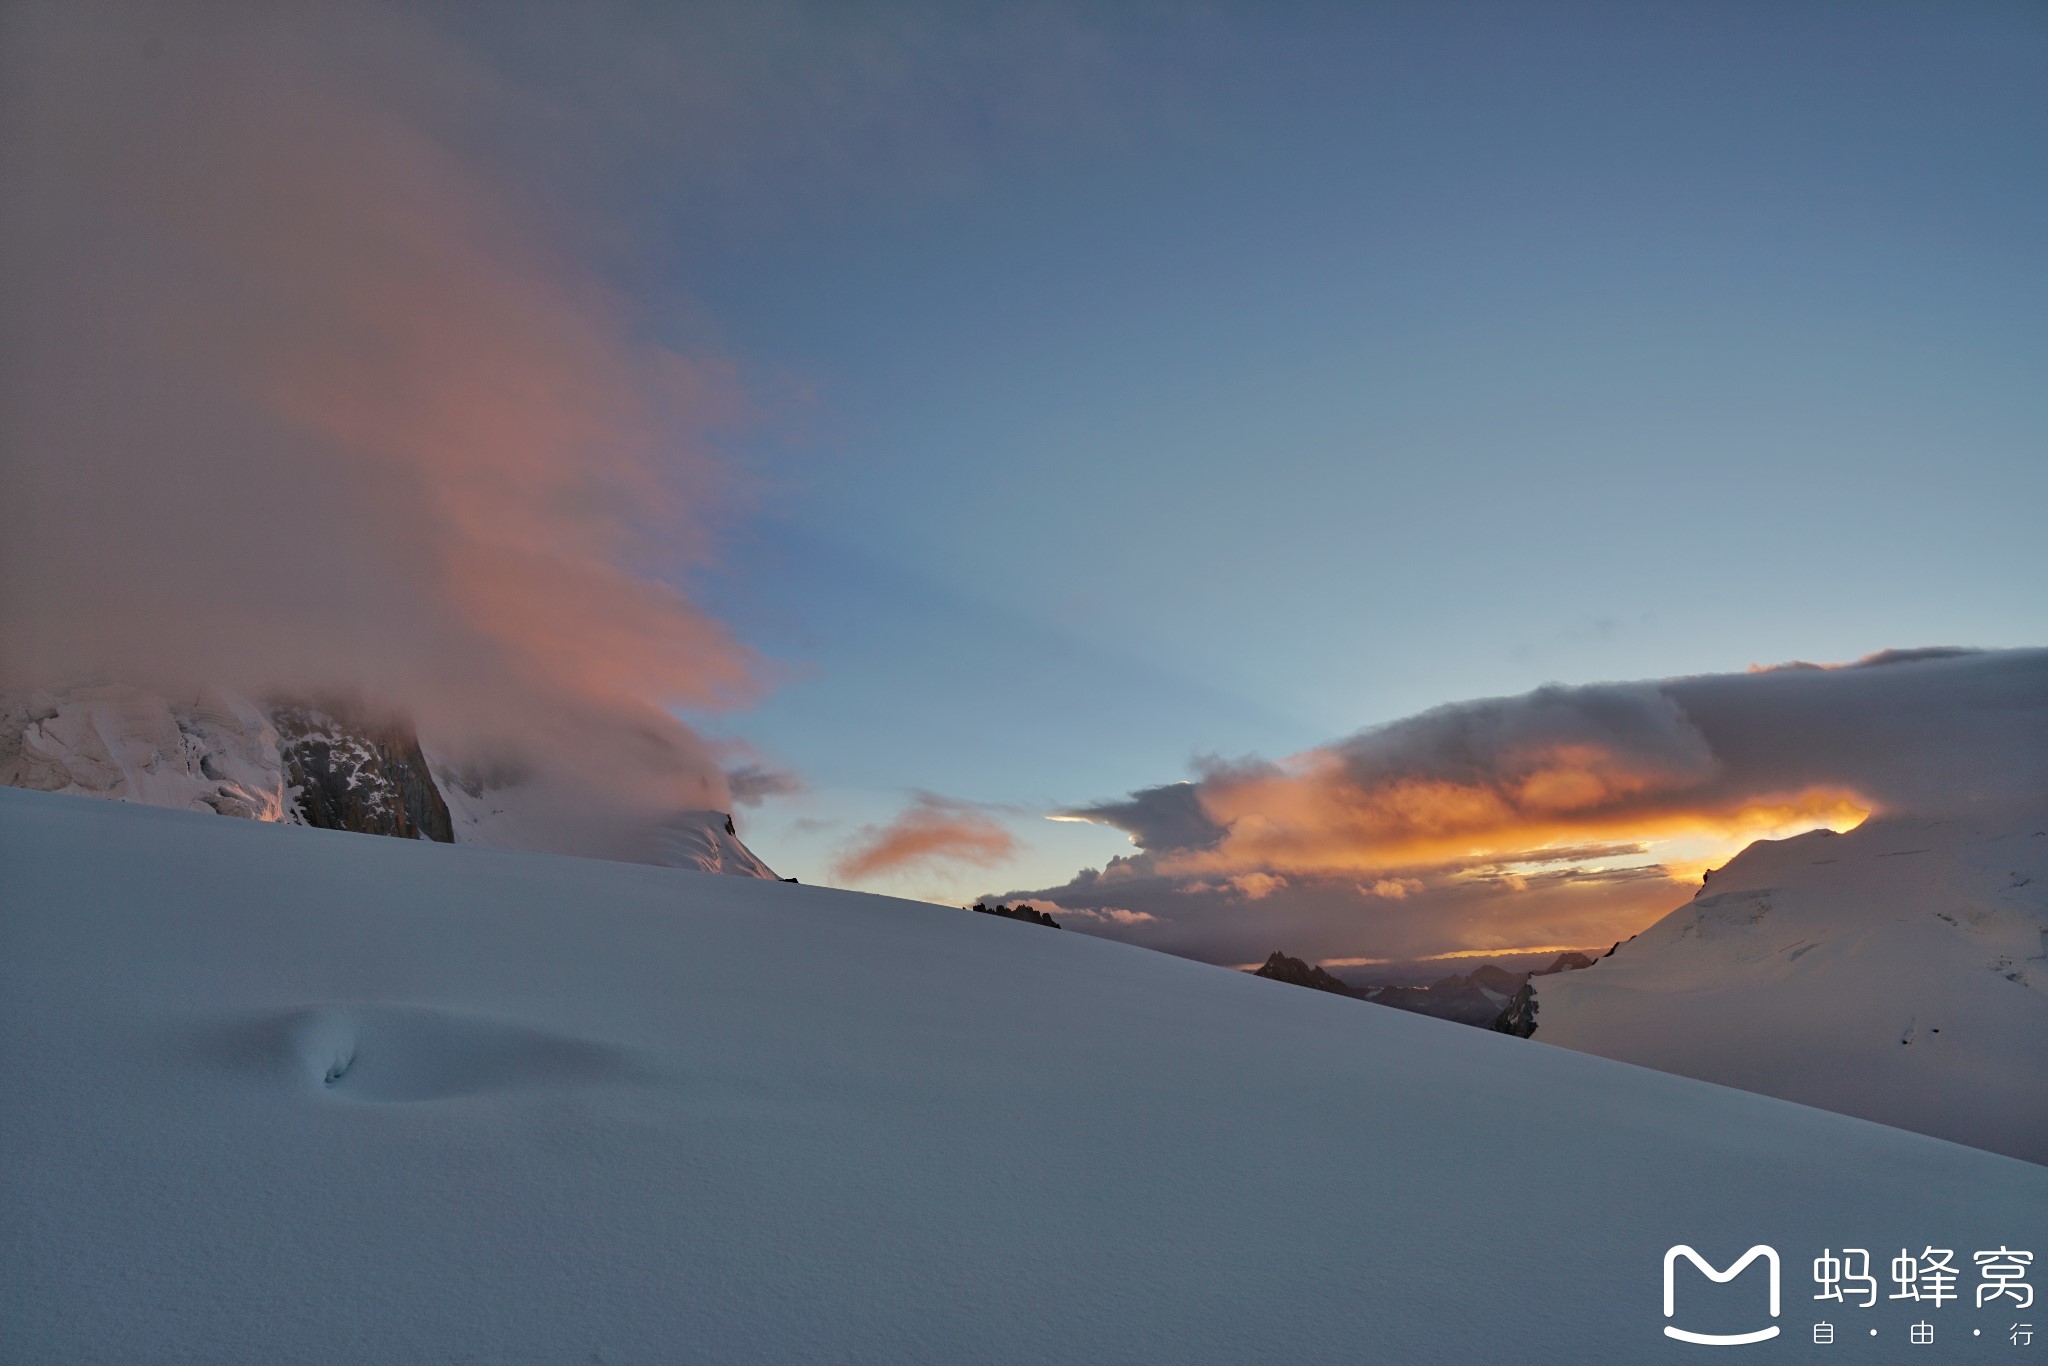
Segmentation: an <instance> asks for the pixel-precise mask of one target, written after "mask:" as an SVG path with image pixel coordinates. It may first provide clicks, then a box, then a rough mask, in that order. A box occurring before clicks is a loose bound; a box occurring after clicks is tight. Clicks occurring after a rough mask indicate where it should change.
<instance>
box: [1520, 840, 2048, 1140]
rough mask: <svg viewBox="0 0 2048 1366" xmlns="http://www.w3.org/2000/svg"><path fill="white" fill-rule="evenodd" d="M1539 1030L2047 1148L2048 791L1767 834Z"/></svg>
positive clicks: (1558, 981)
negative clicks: (1936, 815) (1957, 813)
mask: <svg viewBox="0 0 2048 1366" xmlns="http://www.w3.org/2000/svg"><path fill="white" fill-rule="evenodd" d="M1535 987H1536V996H1535V1001H1536V1034H1535V1037H1536V1039H1537V1040H1538V1041H1539V1042H1543V1043H1553V1044H1560V1045H1563V1046H1564V1047H1567V1048H1576V1049H1582V1050H1584V1051H1586V1052H1589V1053H1598V1054H1600V1055H1602V1056H1604V1057H1610V1058H1618V1059H1621V1060H1623V1061H1627V1062H1634V1063H1640V1064H1642V1065H1644V1066H1647V1067H1656V1068H1660V1069H1662V1070H1664V1071H1669V1072H1678V1073H1682V1074H1684V1075H1686V1076H1693V1077H1700V1078H1702V1079H1704V1080H1707V1081H1715V1082H1721V1083H1723V1084H1725V1085H1729V1086H1740V1087H1742V1088H1744V1089H1745V1090H1751V1091H1760V1092H1762V1093H1764V1094H1766V1095H1772V1096H1781V1097H1783V1098H1785V1099H1787V1100H1796V1101H1800V1102H1803V1103H1805V1104H1808V1105H1818V1106H1824V1107H1826V1108H1827V1109H1830V1110H1839V1111H1841V1112H1843V1113H1845V1114H1852V1115H1861V1116H1863V1117H1865V1118H1867V1119H1874V1120H1878V1121H1880V1122H1882V1123H1886V1124H1894V1125H1897V1126H1899V1127H1900V1128H1905V1129H1914V1130H1917V1131H1919V1132H1921V1133H1926V1134H1934V1135H1937V1136H1939V1137H1943V1138H1949V1139H1954V1140H1956V1141H1957V1142H1961V1143H1969V1144H1973V1145H1975V1146H1977V1147H1982V1148H1989V1149H1991V1150H1993V1151H1994V1152H2002V1153H2009V1154H2011V1155H2013V1156H2016V1157H2024V1158H2028V1159H2031V1160H2033V1161H2036V1162H2048V803H2034V804H2029V805H2027V806H2024V807H2021V808H2018V809H2014V808H2004V809H2001V810H1997V811H1989V812H1980V813H1977V814H1975V815H1971V816H1966V817H1958V818H1955V819H1947V820H1936V819H1924V818H1904V817H1897V818H1878V819H1874V820H1871V821H1868V822H1866V823H1865V824H1864V825H1862V826H1861V827H1859V828H1857V829H1855V830H1852V831H1850V832H1848V833H1847V834H1841V835H1832V834H1829V833H1828V832H1826V831H1818V832H1815V833H1813V834H1808V835H1801V836H1799V837H1797V838H1795V839H1788V840H1780V841H1776V842H1762V843H1758V844H1754V845H1751V846H1750V847H1749V848H1748V849H1746V850H1744V851H1743V852H1742V853H1741V854H1740V855H1738V856H1737V857H1736V858H1735V859H1734V860H1733V861H1731V862H1730V863H1729V864H1728V865H1727V866H1726V867H1724V868H1721V869H1719V870H1717V871H1715V872H1714V873H1713V874H1711V875H1710V877H1709V878H1708V881H1707V884H1706V886H1704V887H1703V888H1702V889H1701V890H1700V893H1699V894H1698V895H1697V896H1696V897H1695V898H1694V899H1693V900H1692V901H1691V902H1689V903H1687V904H1686V905H1684V906H1681V907H1679V908H1678V909H1677V910H1675V911H1673V912H1672V913H1671V914H1670V915H1668V916H1666V917H1664V919H1662V920H1660V921H1658V922H1657V923H1656V924H1655V925H1652V926H1651V927H1650V928H1649V929H1646V930H1644V931H1643V932H1642V933H1641V934H1639V935H1637V936H1636V937H1635V938H1634V939H1631V940H1629V941H1627V942H1626V943H1623V944H1621V945H1620V946H1618V947H1617V948H1616V949H1615V951H1614V952H1613V953H1612V954H1611V955H1610V956H1608V957H1607V958H1604V959H1602V960H1601V961H1600V962H1598V963H1597V964H1595V965H1594V966H1593V967H1591V968H1589V969H1587V970H1585V971H1583V972H1574V973H1566V974H1563V975H1561V976H1558V977H1553V978H1544V979H1541V980H1540V981H1538V982H1537V983H1536V984H1535Z"/></svg>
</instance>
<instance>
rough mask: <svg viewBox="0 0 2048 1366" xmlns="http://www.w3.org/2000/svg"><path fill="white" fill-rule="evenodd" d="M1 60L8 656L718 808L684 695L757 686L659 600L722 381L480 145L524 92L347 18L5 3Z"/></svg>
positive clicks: (695, 554)
mask: <svg viewBox="0 0 2048 1366" xmlns="http://www.w3.org/2000/svg"><path fill="white" fill-rule="evenodd" d="M287 16H289V18H290V21H289V22H286V19H287ZM4 46H5V48H6V51H7V56H6V58H5V61H4V80H0V84H4V85H5V86H6V87H7V88H8V89H9V91H10V94H9V96H8V105H7V109H6V112H5V117H4V118H0V125H4V132H0V166H4V169H5V174H6V179H7V181H8V184H9V185H10V187H11V192H10V195H9V199H10V207H9V209H8V211H7V212H6V214H5V216H4V221H0V233H4V238H0V258H4V260H5V263H6V264H5V266H4V267H0V268H4V269H5V271H6V283H7V295H8V299H9V305H8V308H7V309H6V310H5V311H4V313H5V318H4V321H0V329H4V330H0V337H4V340H5V341H6V343H7V345H6V347H5V349H6V351H7V353H8V355H9V356H10V358H11V359H10V362H9V364H8V365H7V367H6V379H5V381H4V383H5V391H4V394H0V414H4V417H0V423H4V431H0V445H4V449H5V460H6V462H7V473H8V483H9V487H10V490H11V491H12V496H11V497H10V498H9V499H8V500H7V510H6V511H5V512H4V513H0V517H4V518H5V522H4V534H0V545H4V550H0V556H4V561H0V564H4V569H5V576H6V578H7V581H8V582H9V583H11V584H20V585H26V584H35V585H37V591H34V592H10V593H8V594H6V595H5V597H4V600H0V601H4V606H0V634H4V635H5V637H6V638H7V640H8V645H9V648H8V661H7V663H8V667H9V669H10V671H11V672H12V673H14V674H16V675H18V676H20V677H22V678H25V679H27V680H28V681H31V682H37V683H44V682H51V681H61V680H63V679H66V678H69V677H75V676H78V675H80V674H85V673H95V672H100V673H109V674H115V675H118V676H122V677H126V678H130V679H133V680H136V681H139V682H145V683H154V684H159V685H162V686H165V687H180V686H186V685H191V684H199V683H204V684H214V685H225V686H230V687H241V688H248V689H252V690H254V689H266V688H273V687H283V688H304V687H314V688H320V689H348V690H353V691H358V692H364V693H368V694H371V695H373V696H381V697H385V698H391V699H395V700H397V701H399V702H401V703H402V704H404V705H406V706H409V707H411V708H413V709H414V710H415V711H416V712H417V713H418V715H419V719H420V720H421V722H422V724H423V726H424V727H428V728H431V729H432V730H433V731H434V732H435V734H436V735H437V736H438V737H439V738H440V740H441V742H442V743H443V744H444V745H454V744H459V743H471V744H474V745H476V746H478V747H488V748H491V749H493V750H495V751H500V752H501V751H502V750H503V749H505V748H506V747H507V746H514V745H516V746H517V747H519V748H521V749H522V750H524V751H527V752H529V753H532V752H535V751H538V754H539V757H540V758H542V759H543V760H544V761H545V760H554V761H560V762H562V763H566V764H570V765H573V766H578V767H581V768H583V769H585V770H587V771H592V772H600V773H602V774H603V775H604V780H605V782H606V783H607V784H608V785H610V786H614V787H639V788H644V789H647V790H648V791H649V792H650V793H652V794H656V795H659V796H660V797H661V798H662V799H663V800H666V801H670V802H674V803H677V804H682V805H695V806H708V805H723V801H722V798H723V796H724V795H725V784H724V779H723V777H722V776H721V774H720V772H719V768H718V765H717V764H716V763H715V761H714V759H713V757H712V755H711V754H710V752H709V751H708V749H707V747H706V746H705V745H704V744H702V743H701V742H700V741H699V739H698V738H697V737H696V736H695V735H694V734H693V733H692V732H691V731H689V730H688V729H687V728H686V727H684V726H683V725H681V724H680V723H678V722H677V721H676V720H675V719H674V718H673V717H672V716H671V715H670V713H669V710H668V709H669V708H670V707H671V706H674V705H678V704H688V705H693V706H703V707H716V706H722V705H727V704H732V703H736V702H740V701H744V700H746V699H747V698H749V697H750V696H751V695H753V693H754V691H755V689H756V686H757V681H758V679H759V677H760V672H761V671H760V666H759V662H758V661H757V660H756V659H755V658H754V657H753V655H752V654H751V653H750V652H749V651H748V650H747V649H746V648H744V647H743V646H742V645H740V644H739V643H738V642H737V641H736V640H735V639H734V637H733V636H732V634H731V633H730V632H728V631H727V629H726V628H725V627H724V626H723V625H721V624H720V623H719V622H717V621H715V620H713V619H712V618H711V617H710V616H708V615H706V614H705V613H704V612H703V611H701V610H699V609H698V608H697V607H696V606H695V605H694V604H693V603H692V602H691V601H690V599H689V598H688V597H686V596H685V595H684V593H683V592H681V591H679V589H678V588H677V587H675V586H674V583H675V574H676V573H677V572H679V571H680V570H682V569H684V568H688V567H690V566H694V565H701V564H703V563H705V562H706V561H707V560H708V558H709V556H710V555H711V552H712V543H711V538H710V536H709V534H708V526H709V523H710V522H711V520H713V518H714V517H715V515H717V514H718V513H719V511H720V510H721V509H724V508H727V507H729V506H730V505H731V503H732V500H733V497H734V480H733V478H732V476H731V472H730V471H729V470H728V469H726V468H725V467H724V466H723V465H721V463H720V462H719V461H718V460H717V459H716V458H715V456H714V455H713V453H712V451H711V447H710V442H709V438H708V433H709V432H710V431H711V429H713V428H715V427H716V426H717V425H718V424H720V423H722V422H724V421H726V420H727V419H728V418H729V417H730V416H731V414H732V413H733V411H734V409H735V405H736V404H737V403H738V402H739V399H738V389H737V385H736V381H735V377H734V372H733V370H732V368H731V367H730V366H729V365H728V364H726V363H725V362H724V361H722V360H721V359H719V358H717V357H715V356H706V355H689V354H682V353H678V352H676V351H674V350H671V349H669V348H667V347H664V346H662V345H660V344H659V343H657V342H655V341H653V340H651V339H650V337H649V335H648V333H647V332H646V330H645V329H644V328H643V327H642V326H641V325H640V321H639V319H638V318H637V317H636V316H635V313H634V310H633V309H632V307H631V306H630V305H629V304H628V303H627V301H626V300H625V299H624V298H623V297H621V296H620V295H619V294H617V293H615V292H614V291H612V290H611V289H609V288H608V287H607V286H606V285H605V283H604V282H603V281H602V280H601V279H599V278H598V277H597V276H596V275H595V274H594V273H593V272H592V271H591V270H589V269H588V268H587V267H586V266H584V265H583V264H581V262H580V260H579V259H578V258H577V257H576V256H575V254H574V253H572V252H569V251H566V250H564V249H563V245H562V244H563V243H564V241H565V240H567V239H569V238H573V237H575V236H577V235H578V234H579V233H581V232H583V231H585V230H586V229H587V227H588V225H582V224H573V223H570V222H567V221H565V220H563V219H560V218H558V217H555V216H552V215H551V214H549V213H548V212H546V211H543V210H542V209H541V208H540V207H539V206H538V205H537V204H536V203H535V202H534V200H533V199H532V197H531V196H529V195H527V194H524V193H522V192H520V190H519V189H518V188H517V187H516V186H515V184H513V183H511V182H509V181H508V179H507V178H506V176H505V174H504V168H503V167H502V165H497V164H494V163H493V162H492V161H491V159H490V158H487V157H483V156H480V155H477V154H476V153H475V152H474V151H473V150H471V149H470V148H469V146H468V144H467V143H466V142H465V139H464V138H463V137H462V136H461V135H460V134H459V131H458V130H459V129H461V128H463V127H465V126H467V125H469V124H471V123H483V124H491V125H493V126H508V127H516V126H518V124H519V122H520V120H521V119H522V118H525V117H528V116H530V115H531V114H532V111H530V110H525V109H524V106H523V105H522V103H521V96H520V95H519V94H518V93H517V92H515V91H513V90H510V89H508V88H507V87H505V86H503V85H501V84H500V83H498V82H497V81H496V80H494V79H493V78H492V77H491V75H490V74H489V73H488V72H486V71H485V70H483V69H482V68H480V67H479V66H478V65H476V64H475V63H474V62H472V61H470V60H469V59H468V58H467V57H466V56H465V55H464V53H462V52H461V51H458V50H456V49H455V48H453V47H451V46H450V45H449V44H448V43H446V42H445V41H444V40H443V39H442V38H441V37H440V36H438V35H437V34H436V33H434V32H433V31H431V30H429V29H428V28H427V27H426V26H424V25H422V24H419V23H415V22H413V21H411V20H410V19H408V18H407V17H405V16H403V15H401V14H397V13H394V12H389V11H383V10H379V9H376V8H374V7H369V6H365V7H361V8H350V9H343V8H340V7H334V8H322V7H319V6H307V7H303V8H297V7H295V8H293V9H291V10H289V11H284V10H270V9H264V8H260V7H251V8H250V9H249V10H248V11H247V12H243V13H236V12H235V11H234V10H233V8H232V7H225V8H209V7H200V8H198V9H193V10H179V11H176V12H173V11H168V10H158V9H153V8H148V7H143V6H120V5H115V6H107V7H100V6H54V5H47V6H34V5H25V6H19V7H10V13H9V18H8V21H7V28H6V42H5V45H4ZM28 111H32V113H33V117H28V116H26V113H27V112H28Z"/></svg>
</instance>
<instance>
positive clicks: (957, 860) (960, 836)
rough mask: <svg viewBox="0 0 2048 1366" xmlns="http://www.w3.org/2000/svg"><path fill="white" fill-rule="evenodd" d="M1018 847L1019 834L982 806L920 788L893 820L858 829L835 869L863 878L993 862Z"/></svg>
mask: <svg viewBox="0 0 2048 1366" xmlns="http://www.w3.org/2000/svg"><path fill="white" fill-rule="evenodd" d="M1018 852H1019V846H1018V842H1017V837H1016V836H1014V835H1012V834H1011V833H1010V832H1009V830H1007V829H1005V828H1004V827H1003V825H1002V824H1000V823H999V822H998V821H996V820H995V819H994V818H993V817H992V816H990V815H989V814H988V813H987V812H986V811H985V810H984V809H982V808H981V807H978V806H975V805H973V804H972V803H968V802H959V801H952V800H950V799H948V798H945V797H940V796H937V795H936V794H934V793H930V792H920V793H918V794H917V798H916V800H915V801H914V802H912V803H911V805H909V806H908V807H905V808H904V809H903V810H902V811H901V812H899V813H897V815H896V818H895V819H894V820H891V821H890V822H888V823H887V824H886V825H870V826H865V827H863V828H862V829H861V830H860V831H858V832H857V833H856V834H855V835H854V837H853V840H852V842H851V844H850V845H849V846H848V848H847V849H846V851H845V852H844V853H843V854H842V855H841V856H840V857H839V859H838V861H837V862H835V863H834V864H833V867H832V872H833V876H834V877H836V878H837V879H838V880H839V881H841V882H860V881H863V880H865V879H868V878H872V877H877V876H880V875H883V874H889V873H900V872H906V871H910V870H929V869H933V868H938V867H961V866H966V867H977V868H992V867H994V866H996V865H997V864H999V863H1003V862H1005V861H1006V860H1008V859H1011V858H1014V857H1015V856H1016V855H1017V853H1018Z"/></svg>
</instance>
